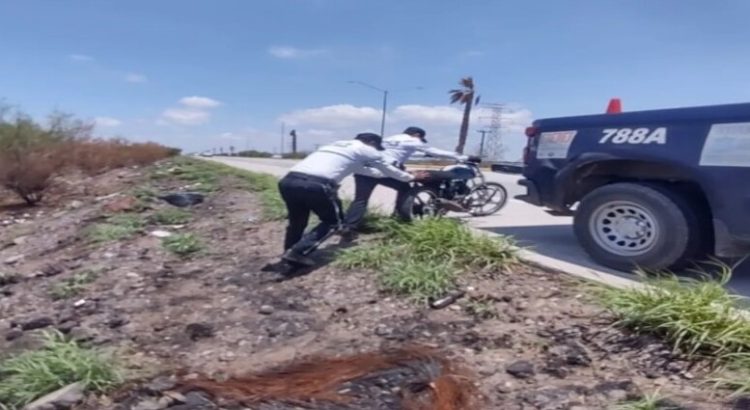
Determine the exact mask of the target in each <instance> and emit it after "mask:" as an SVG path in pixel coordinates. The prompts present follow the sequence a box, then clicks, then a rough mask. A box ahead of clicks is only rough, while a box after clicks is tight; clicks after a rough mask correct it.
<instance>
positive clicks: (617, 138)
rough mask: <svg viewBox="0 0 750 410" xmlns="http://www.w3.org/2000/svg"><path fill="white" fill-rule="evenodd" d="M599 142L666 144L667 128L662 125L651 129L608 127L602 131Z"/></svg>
mask: <svg viewBox="0 0 750 410" xmlns="http://www.w3.org/2000/svg"><path fill="white" fill-rule="evenodd" d="M603 132H604V135H603V136H602V138H601V139H600V140H599V143H600V144H604V143H607V142H611V143H613V144H625V143H627V144H651V143H655V144H666V143H667V129H666V128H664V127H661V128H657V129H655V130H653V131H651V130H650V129H648V128H636V129H632V128H610V129H606V130H604V131H603Z"/></svg>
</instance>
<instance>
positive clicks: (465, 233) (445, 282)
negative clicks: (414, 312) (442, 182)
mask: <svg viewBox="0 0 750 410" xmlns="http://www.w3.org/2000/svg"><path fill="white" fill-rule="evenodd" d="M376 221H377V224H376V226H377V229H378V230H380V231H381V232H382V236H381V237H380V238H379V239H378V240H376V241H375V243H367V244H365V245H363V246H358V247H354V248H351V249H347V250H344V251H342V252H340V253H339V255H338V256H337V260H336V264H337V265H338V266H341V267H344V268H349V269H353V268H367V269H373V270H377V271H378V272H379V275H378V279H379V282H380V284H381V285H382V286H383V287H384V288H385V289H387V290H390V291H393V292H396V293H400V294H404V295H407V296H409V297H411V298H413V299H415V300H417V301H420V302H424V301H426V300H429V299H432V298H437V297H440V296H442V295H444V294H445V293H446V292H448V291H449V290H451V289H452V288H453V287H454V286H455V281H456V279H457V277H458V275H459V273H460V272H462V271H465V270H467V269H475V270H481V269H485V268H488V269H491V268H497V267H501V266H506V265H508V264H510V263H513V262H515V261H516V256H515V250H514V247H513V242H512V241H511V240H509V239H507V238H491V237H486V236H480V235H476V234H474V233H473V232H472V231H471V230H470V229H469V228H468V227H466V226H465V225H463V224H461V223H460V222H458V221H456V220H453V219H447V218H436V219H425V220H420V221H415V222H414V223H411V224H402V223H399V222H398V221H396V220H394V219H389V218H383V217H378V218H376Z"/></svg>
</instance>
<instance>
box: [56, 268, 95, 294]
mask: <svg viewBox="0 0 750 410" xmlns="http://www.w3.org/2000/svg"><path fill="white" fill-rule="evenodd" d="M96 278H97V274H96V272H94V271H90V270H86V271H82V272H78V273H76V274H74V275H73V277H71V278H69V279H65V280H63V281H61V282H60V283H56V284H54V285H53V286H52V288H50V291H49V295H50V297H51V298H52V299H54V300H61V299H70V298H72V297H74V296H77V295H78V294H80V293H81V291H83V290H84V288H85V287H86V285H88V284H89V283H91V282H93V281H95V280H96Z"/></svg>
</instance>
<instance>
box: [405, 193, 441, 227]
mask: <svg viewBox="0 0 750 410" xmlns="http://www.w3.org/2000/svg"><path fill="white" fill-rule="evenodd" d="M438 205H439V204H438V195H437V193H436V192H435V191H433V190H432V189H431V188H428V187H426V186H421V185H418V186H415V187H413V188H411V189H410V190H409V192H408V193H407V194H406V197H405V198H404V201H403V202H402V203H401V204H400V206H399V209H398V210H397V214H398V216H399V218H401V219H402V220H403V221H405V222H411V221H412V220H414V219H423V218H435V217H439V216H442V214H443V213H444V212H443V211H442V210H441V209H440V207H439V206H438Z"/></svg>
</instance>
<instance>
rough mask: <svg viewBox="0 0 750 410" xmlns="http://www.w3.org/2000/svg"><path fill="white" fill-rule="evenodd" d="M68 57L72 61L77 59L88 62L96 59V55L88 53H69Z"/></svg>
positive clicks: (80, 61)
mask: <svg viewBox="0 0 750 410" xmlns="http://www.w3.org/2000/svg"><path fill="white" fill-rule="evenodd" d="M68 58H69V59H70V60H71V61H76V62H79V63H86V62H91V61H94V57H91V56H88V55H86V54H69V55H68Z"/></svg>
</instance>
